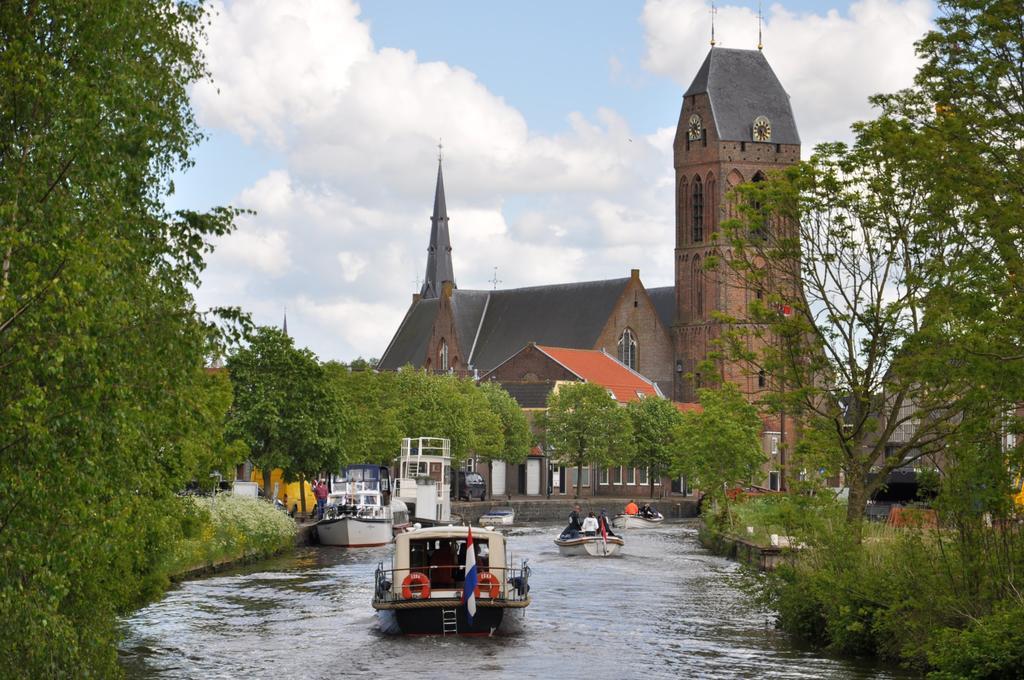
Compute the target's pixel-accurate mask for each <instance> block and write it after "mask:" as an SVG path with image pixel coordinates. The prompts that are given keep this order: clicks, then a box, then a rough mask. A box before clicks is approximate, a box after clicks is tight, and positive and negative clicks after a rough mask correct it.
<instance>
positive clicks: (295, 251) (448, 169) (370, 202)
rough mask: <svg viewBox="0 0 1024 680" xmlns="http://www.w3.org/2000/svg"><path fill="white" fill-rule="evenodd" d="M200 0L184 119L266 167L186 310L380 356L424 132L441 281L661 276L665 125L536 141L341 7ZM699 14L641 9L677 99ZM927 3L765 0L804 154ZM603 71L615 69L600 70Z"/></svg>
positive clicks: (415, 212)
mask: <svg viewBox="0 0 1024 680" xmlns="http://www.w3.org/2000/svg"><path fill="white" fill-rule="evenodd" d="M215 7H216V8H217V14H216V15H215V17H214V18H213V21H212V25H211V27H210V30H209V36H210V44H209V47H208V50H207V54H208V59H209V65H210V69H211V72H212V75H213V82H212V83H205V84H200V85H198V86H196V87H195V88H194V90H193V92H192V98H193V102H194V104H195V107H196V111H197V115H198V117H199V121H200V122H201V124H203V125H204V126H207V127H211V128H219V129H224V130H227V131H229V132H231V133H234V134H237V135H238V136H239V137H241V138H242V139H243V140H246V141H247V142H249V141H251V142H252V143H254V144H258V145H261V146H263V147H269V148H272V149H276V150H277V153H278V155H279V156H280V158H281V165H282V167H281V168H279V169H275V170H273V171H271V172H268V173H267V174H266V175H265V176H264V177H262V178H260V179H259V180H258V181H256V182H254V183H252V185H251V186H249V187H248V188H247V189H245V190H244V191H243V192H241V193H240V195H239V196H238V197H237V198H236V200H234V201H232V202H233V203H234V204H235V205H237V206H238V207H244V208H252V209H254V210H255V211H256V213H257V214H256V215H254V216H246V217H244V218H242V219H241V220H239V230H238V232H237V233H235V234H233V235H231V236H229V237H227V238H225V239H223V241H222V243H221V244H220V245H219V248H218V251H217V252H216V253H214V255H213V256H212V258H211V259H210V264H209V268H208V270H207V272H206V274H205V276H204V284H203V286H202V288H201V289H200V291H199V294H198V297H199V302H200V304H203V305H242V306H243V307H244V308H246V309H249V310H251V311H252V312H253V314H254V316H255V317H256V319H257V320H258V321H261V322H271V323H279V319H280V318H281V314H282V311H283V308H284V306H286V305H287V307H288V325H289V330H290V331H291V332H292V333H293V335H294V336H295V337H296V339H297V340H298V342H299V343H300V344H302V345H307V346H309V347H311V348H312V349H313V350H314V351H315V352H317V353H318V354H319V355H320V356H321V357H323V358H340V359H348V358H352V357H355V356H357V355H362V356H367V357H368V356H379V355H380V354H381V353H382V352H383V350H384V348H385V347H386V345H387V343H388V341H389V340H390V337H391V334H392V333H393V332H394V330H395V329H396V328H397V326H398V323H399V322H400V321H401V319H402V316H403V315H404V314H405V311H406V308H407V306H408V304H409V300H410V295H411V293H412V292H413V291H414V290H418V287H417V283H416V282H417V280H422V277H423V268H424V265H425V261H426V247H427V238H428V235H429V229H430V221H429V218H430V212H431V208H432V207H433V190H434V179H435V173H436V162H437V161H436V153H437V149H436V145H437V140H438V138H441V139H443V144H444V155H445V161H444V173H445V175H444V176H445V186H446V189H447V199H448V213H449V216H450V218H451V222H450V229H451V238H452V246H453V256H454V263H455V275H456V280H457V282H458V284H459V286H460V287H461V288H490V287H491V286H492V285H493V284H492V283H491V282H490V281H491V279H492V278H493V277H494V274H495V270H494V268H495V267H497V268H498V270H497V276H498V279H499V280H500V281H501V283H500V284H499V285H500V286H501V287H504V288H508V287H514V286H523V285H537V284H542V283H555V282H564V281H573V280H591V279H599V278H607V277H616V276H626V275H628V273H629V270H630V268H637V267H638V268H640V270H641V273H642V275H643V279H644V282H645V283H646V284H647V285H649V286H658V285H668V284H670V283H671V281H672V238H673V227H672V225H673V223H674V216H673V202H672V200H673V199H672V194H673V191H672V185H673V179H672V173H673V170H672V155H671V146H672V138H673V136H674V133H675V130H674V127H668V128H663V129H659V130H655V131H650V130H634V129H633V128H632V126H631V125H630V122H629V121H628V120H627V119H626V118H625V117H624V116H623V115H622V114H621V113H619V112H616V111H613V110H611V109H599V110H597V111H594V112H586V113H580V112H567V113H566V119H565V120H566V127H565V129H564V130H563V131H561V132H560V133H558V134H538V133H537V132H535V131H532V130H531V129H530V126H529V124H528V121H527V120H526V119H525V118H524V116H523V114H522V113H520V112H519V111H518V110H517V109H515V108H514V107H512V106H510V105H509V104H508V103H507V102H506V101H505V100H504V99H503V98H502V97H501V96H500V93H496V92H492V91H491V90H489V89H488V88H487V87H485V86H484V84H483V83H481V82H480V80H479V79H478V78H477V77H476V75H475V74H474V73H472V72H470V71H468V70H466V69H464V68H460V67H456V66H451V65H449V64H446V63H442V62H422V61H420V60H419V58H418V57H417V55H416V53H415V52H413V51H407V50H400V49H393V48H384V49H378V48H376V47H375V46H374V44H373V40H372V37H371V32H370V27H369V26H368V24H367V23H365V22H364V21H362V20H361V19H360V16H359V8H358V6H357V5H355V4H354V3H352V2H350V1H346V0H336V1H333V2H330V3H321V2H314V1H313V0H293V1H291V2H283V1H281V0H237V1H236V2H232V3H230V4H226V5H221V4H217V5H215ZM706 10H707V7H706V6H705V4H704V3H701V2H697V1H695V0H676V1H674V2H673V1H670V0H649V1H648V3H647V5H646V6H645V8H644V12H643V16H642V22H643V26H644V27H645V29H646V38H647V43H648V53H647V58H646V67H647V68H648V69H650V70H651V71H653V72H655V73H657V74H665V75H669V76H670V77H672V78H674V79H675V80H676V81H677V82H678V83H679V84H680V86H682V87H685V86H686V85H687V84H688V83H689V80H690V79H691V78H692V76H693V74H694V72H695V71H696V69H697V67H698V66H699V64H700V61H701V59H703V57H704V55H705V53H706V51H707V47H706V44H707V43H706V36H704V35H703V34H702V33H703V31H704V28H701V27H706V26H707V15H706ZM926 10H927V5H925V4H924V3H923V2H922V0H906V1H905V2H903V3H896V2H894V1H891V2H885V1H883V0H864V1H863V2H860V3H858V4H857V5H856V6H855V7H854V9H853V10H851V12H850V14H849V16H846V17H844V16H840V15H837V14H829V15H825V16H816V15H801V16H796V15H791V14H789V13H787V12H786V11H785V10H783V9H782V7H781V6H778V5H775V6H773V7H772V8H771V10H770V12H769V17H768V26H767V29H766V36H767V40H768V48H767V50H766V54H767V56H768V57H769V59H770V60H771V61H772V64H773V66H774V67H775V69H776V72H777V73H778V74H779V77H780V78H781V80H782V82H783V84H784V86H786V87H787V89H788V90H789V92H790V93H791V94H793V97H794V108H795V110H796V115H797V119H798V122H799V124H800V125H801V131H802V133H803V135H804V139H805V144H806V141H807V140H808V138H809V137H813V136H814V135H816V134H819V133H820V134H824V133H825V132H828V133H829V134H828V136H830V137H835V136H837V135H839V134H841V133H842V127H843V126H844V125H845V123H843V122H842V121H845V120H846V119H847V118H852V117H856V116H859V115H863V114H862V113H857V112H859V111H863V110H866V109H865V108H864V107H863V106H862V107H861V108H860V109H858V108H857V107H858V106H860V102H861V100H863V98H864V96H866V94H868V93H869V92H870V91H874V90H876V89H879V90H881V89H893V87H889V86H888V84H889V83H895V82H897V81H899V80H900V79H901V78H905V80H906V81H909V75H908V73H910V72H912V71H913V59H912V58H904V51H905V50H904V49H903V47H902V46H903V45H909V43H910V41H911V40H912V39H913V37H914V36H916V35H919V34H920V33H921V32H922V31H923V30H924V29H923V26H920V21H922V19H920V17H921V15H924V16H925V18H926V17H927V11H926ZM750 18H751V15H750V11H749V10H745V9H741V8H731V7H725V8H723V9H722V10H721V13H720V15H719V21H720V23H719V25H720V29H719V32H720V36H721V37H722V39H723V42H724V43H725V44H727V45H732V46H737V45H739V44H740V42H741V40H740V38H741V34H740V27H741V26H744V25H745V24H744V22H745V21H747V20H749V19H750ZM874 24H878V25H876V26H875V29H876V33H877V34H878V35H873V34H872V33H871V31H869V30H868V28H869V27H870V26H872V25H874ZM744 30H746V29H744ZM830 32H831V33H834V34H835V35H830ZM743 40H746V38H743ZM887 41H888V44H886V42H887ZM784 46H785V48H784ZM791 46H792V47H791ZM608 63H609V68H610V71H611V74H612V76H613V77H615V74H616V72H617V70H616V69H617V67H616V66H615V65H616V63H618V62H617V59H616V58H615V57H610V58H609V61H608ZM908 68H909V69H910V70H909V72H908V70H907V69H908ZM899 84H906V83H905V82H901V83H899ZM897 86H898V85H897ZM837 121H838V122H837Z"/></svg>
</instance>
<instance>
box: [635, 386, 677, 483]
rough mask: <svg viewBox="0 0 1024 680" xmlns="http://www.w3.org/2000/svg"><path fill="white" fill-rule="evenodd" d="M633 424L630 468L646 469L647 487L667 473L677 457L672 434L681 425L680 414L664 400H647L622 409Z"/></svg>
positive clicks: (674, 433)
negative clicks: (632, 451) (632, 452)
mask: <svg viewBox="0 0 1024 680" xmlns="http://www.w3.org/2000/svg"><path fill="white" fill-rule="evenodd" d="M626 412H627V413H628V414H629V418H630V421H631V422H632V424H633V448H634V451H635V455H634V457H633V460H632V461H631V464H632V465H636V466H641V467H646V468H648V470H649V474H650V477H649V478H650V483H651V486H652V487H653V486H654V483H655V480H657V479H661V477H662V475H663V474H664V473H665V472H667V471H668V470H670V469H671V468H672V467H673V465H674V464H675V462H676V460H677V458H678V457H679V451H680V446H679V443H678V442H677V441H676V434H677V432H678V430H679V426H680V424H681V423H682V420H683V418H682V414H681V413H680V412H679V410H678V409H677V408H676V407H675V406H674V405H673V404H672V402H670V401H668V400H666V399H659V398H647V399H638V400H637V401H631V402H629V404H627V405H626Z"/></svg>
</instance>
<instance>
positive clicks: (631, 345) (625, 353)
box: [619, 328, 636, 371]
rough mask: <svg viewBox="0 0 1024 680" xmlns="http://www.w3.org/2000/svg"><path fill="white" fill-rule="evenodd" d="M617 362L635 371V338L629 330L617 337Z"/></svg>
mask: <svg viewBox="0 0 1024 680" xmlns="http://www.w3.org/2000/svg"><path fill="white" fill-rule="evenodd" d="M619 361H621V362H622V363H624V364H625V365H627V366H629V367H630V368H632V369H633V370H634V371H635V370H636V336H635V335H633V331H632V330H630V329H629V328H627V329H626V330H624V331H622V335H621V336H620V337H619Z"/></svg>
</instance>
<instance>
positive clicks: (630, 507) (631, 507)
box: [626, 501, 640, 515]
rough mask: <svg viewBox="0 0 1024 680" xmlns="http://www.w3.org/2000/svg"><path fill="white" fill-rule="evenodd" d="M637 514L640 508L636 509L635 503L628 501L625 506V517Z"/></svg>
mask: <svg viewBox="0 0 1024 680" xmlns="http://www.w3.org/2000/svg"><path fill="white" fill-rule="evenodd" d="M638 512H640V508H638V507H637V505H636V501H630V502H629V503H627V504H626V514H627V515H635V514H637V513H638Z"/></svg>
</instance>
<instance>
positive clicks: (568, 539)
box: [555, 533, 625, 557]
mask: <svg viewBox="0 0 1024 680" xmlns="http://www.w3.org/2000/svg"><path fill="white" fill-rule="evenodd" d="M555 545H557V546H558V552H559V553H561V554H562V555H569V556H571V555H590V556H593V557H611V556H613V555H616V554H617V553H618V552H619V550H621V549H622V546H623V545H625V542H624V541H623V540H622V539H621V538H619V537H618V536H614V535H612V534H609V535H608V537H607V538H605V537H604V536H585V535H583V534H579V533H577V534H576V535H567V534H565V533H563V534H562V535H561V536H559V537H558V538H556V539H555Z"/></svg>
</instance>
